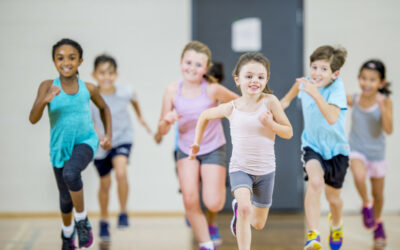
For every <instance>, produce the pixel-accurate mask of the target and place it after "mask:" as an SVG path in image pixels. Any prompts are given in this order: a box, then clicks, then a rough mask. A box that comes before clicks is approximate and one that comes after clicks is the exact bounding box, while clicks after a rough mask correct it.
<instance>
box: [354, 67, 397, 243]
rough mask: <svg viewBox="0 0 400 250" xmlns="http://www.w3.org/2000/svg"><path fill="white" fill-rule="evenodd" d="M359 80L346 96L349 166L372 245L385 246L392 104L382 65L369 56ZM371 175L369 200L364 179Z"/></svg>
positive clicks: (361, 70)
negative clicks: (349, 109) (387, 137)
mask: <svg viewBox="0 0 400 250" xmlns="http://www.w3.org/2000/svg"><path fill="white" fill-rule="evenodd" d="M358 82H359V84H360V88H361V94H355V95H349V96H347V101H348V105H349V106H351V107H352V108H353V109H352V116H351V118H352V119H351V130H350V135H349V144H350V149H351V152H350V169H351V171H352V173H353V178H354V183H355V185H356V187H357V190H358V193H359V195H360V197H361V199H362V202H363V204H362V214H363V221H364V225H365V227H366V228H368V229H373V230H374V242H375V248H378V249H381V248H384V247H385V246H386V234H385V230H384V228H383V220H382V208H383V189H384V182H385V175H386V172H387V165H386V161H385V145H386V141H385V133H386V134H388V135H390V134H391V133H392V132H393V107H392V106H393V105H392V101H391V100H390V98H389V95H390V93H391V91H390V90H389V86H390V84H389V83H388V82H386V78H385V65H384V64H383V63H382V62H381V61H379V60H369V61H367V62H365V63H364V64H363V65H362V66H361V69H360V72H359V75H358ZM367 177H369V178H370V181H371V188H372V198H373V200H372V201H371V200H370V198H369V195H368V191H367V184H366V179H367Z"/></svg>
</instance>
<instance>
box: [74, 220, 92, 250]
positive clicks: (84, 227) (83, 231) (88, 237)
mask: <svg viewBox="0 0 400 250" xmlns="http://www.w3.org/2000/svg"><path fill="white" fill-rule="evenodd" d="M75 228H76V231H77V232H78V240H79V248H81V247H90V246H91V245H92V244H93V233H92V225H91V224H90V222H89V220H88V218H87V217H86V218H85V219H84V220H80V221H75Z"/></svg>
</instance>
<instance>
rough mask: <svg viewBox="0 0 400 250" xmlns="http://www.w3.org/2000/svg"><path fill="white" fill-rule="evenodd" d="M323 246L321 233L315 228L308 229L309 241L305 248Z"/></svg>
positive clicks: (319, 247) (311, 249)
mask: <svg viewBox="0 0 400 250" xmlns="http://www.w3.org/2000/svg"><path fill="white" fill-rule="evenodd" d="M321 248H322V245H321V237H320V236H319V233H317V232H315V231H313V230H310V231H308V233H307V242H306V244H305V245H304V250H318V249H321Z"/></svg>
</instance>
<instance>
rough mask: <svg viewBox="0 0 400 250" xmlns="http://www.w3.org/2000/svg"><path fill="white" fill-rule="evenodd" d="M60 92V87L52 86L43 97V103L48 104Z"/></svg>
mask: <svg viewBox="0 0 400 250" xmlns="http://www.w3.org/2000/svg"><path fill="white" fill-rule="evenodd" d="M60 92H61V89H60V87H58V86H54V85H52V86H51V87H50V88H49V90H48V91H47V93H46V96H45V97H44V102H45V103H50V102H51V101H52V100H53V98H54V97H55V96H56V95H58V94H60Z"/></svg>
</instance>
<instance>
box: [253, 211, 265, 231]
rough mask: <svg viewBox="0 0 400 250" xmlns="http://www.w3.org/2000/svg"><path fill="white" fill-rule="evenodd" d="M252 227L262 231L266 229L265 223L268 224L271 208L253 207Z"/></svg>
mask: <svg viewBox="0 0 400 250" xmlns="http://www.w3.org/2000/svg"><path fill="white" fill-rule="evenodd" d="M252 208H253V212H252V218H251V225H252V226H253V227H254V228H255V229H256V230H262V229H263V228H264V227H265V223H267V218H268V213H269V208H268V207H266V208H264V207H256V206H253V207H252Z"/></svg>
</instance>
